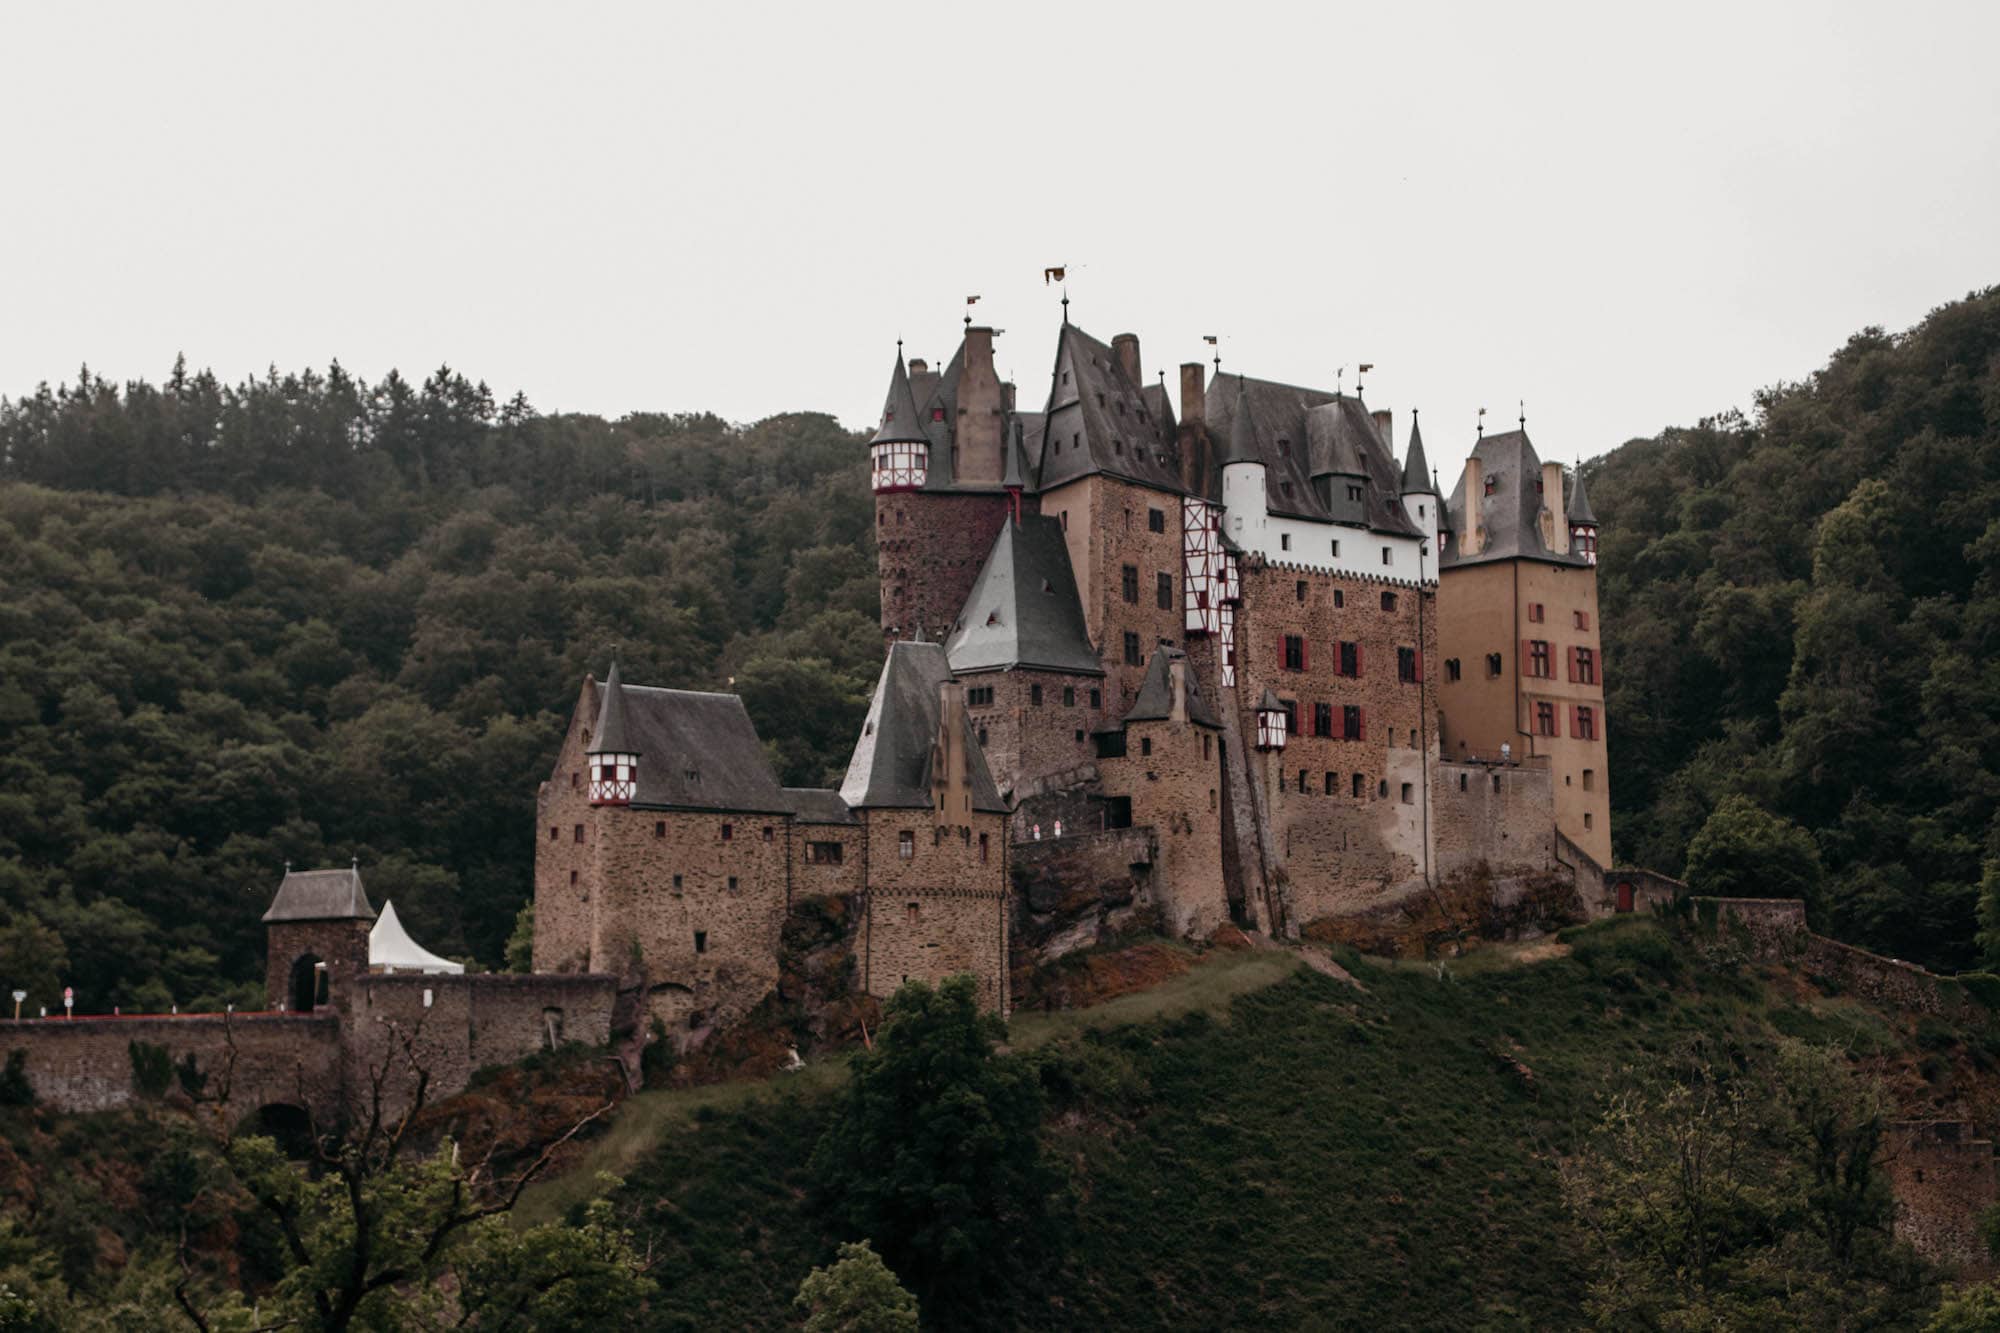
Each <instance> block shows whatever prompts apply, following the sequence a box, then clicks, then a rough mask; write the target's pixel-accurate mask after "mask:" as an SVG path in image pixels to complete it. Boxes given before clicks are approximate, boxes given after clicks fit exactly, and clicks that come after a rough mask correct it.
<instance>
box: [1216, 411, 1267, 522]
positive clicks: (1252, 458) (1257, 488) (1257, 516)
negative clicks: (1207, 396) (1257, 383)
mask: <svg viewBox="0 0 2000 1333" xmlns="http://www.w3.org/2000/svg"><path fill="white" fill-rule="evenodd" d="M1218 387H1219V386H1218ZM1221 462H1222V509H1223V513H1224V515H1225V519H1224V524H1225V527H1224V530H1225V531H1226V532H1227V533H1228V534H1229V535H1230V537H1231V538H1233V539H1234V540H1235V541H1236V542H1237V543H1239V544H1241V545H1245V546H1250V547H1256V546H1259V545H1261V544H1262V542H1263V531H1264V522H1265V519H1266V517H1267V516H1268V515H1269V513H1270V497H1269V496H1268V495H1266V494H1265V491H1264V451H1263V450H1262V449H1260V448H1258V447H1257V423H1256V421H1255V420H1254V419H1253V418H1252V417H1251V415H1250V392H1249V388H1248V386H1246V385H1245V383H1244V381H1243V377H1242V376H1241V375H1238V376H1237V377H1236V406H1235V408H1234V412H1233V415H1231V417H1230V418H1229V435H1228V438H1227V440H1226V442H1225V443H1224V445H1223V448H1222V460H1221Z"/></svg>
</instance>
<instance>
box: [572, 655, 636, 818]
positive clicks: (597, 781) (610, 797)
mask: <svg viewBox="0 0 2000 1333" xmlns="http://www.w3.org/2000/svg"><path fill="white" fill-rule="evenodd" d="M585 762H586V764H587V766H588V767H589V769H590V803H591V804H592V805H630V804H632V797H633V794H634V793H636V792H637V791H638V790H639V751H638V749H637V747H636V746H634V744H633V743H632V740H631V731H630V728H629V727H628V725H627V724H626V721H625V686H624V684H623V682H621V681H620V680H619V679H618V663H617V662H615V661H614V662H613V663H612V664H611V674H610V675H609V676H606V677H605V678H604V701H603V703H602V704H600V705H599V706H598V710H597V726H596V727H595V728H594V729H593V731H592V733H591V741H590V748H589V750H587V751H586V752H585Z"/></svg>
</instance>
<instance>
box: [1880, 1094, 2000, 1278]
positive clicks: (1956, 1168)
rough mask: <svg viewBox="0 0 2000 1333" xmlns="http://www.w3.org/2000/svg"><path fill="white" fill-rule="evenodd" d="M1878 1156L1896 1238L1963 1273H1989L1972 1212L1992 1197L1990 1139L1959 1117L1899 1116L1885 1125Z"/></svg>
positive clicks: (1999, 1196)
mask: <svg viewBox="0 0 2000 1333" xmlns="http://www.w3.org/2000/svg"><path fill="white" fill-rule="evenodd" d="M1883 1156H1884V1160H1885V1163H1886V1165H1887V1166H1888V1169H1889V1186H1890V1189H1891V1190H1893V1191H1894V1192H1895V1195H1896V1224H1895V1229H1896V1238H1897V1239H1898V1240H1906V1241H1908V1242H1909V1243H1910V1244H1911V1245H1912V1246H1913V1247H1915V1249H1916V1251H1917V1253H1919V1254H1921V1255H1923V1256H1924V1257H1925V1258H1926V1259H1929V1260H1932V1261H1933V1262H1936V1263H1945V1264H1953V1265H1956V1266H1957V1267H1958V1268H1959V1269H1960V1273H1961V1276H1963V1277H1965V1278H1969V1279H1980V1278H1987V1277H1991V1276H1992V1275H1993V1271H1994V1264H1993V1256H1992V1255H1991V1254H1990V1253H1989V1252H1988V1251H1987V1248H1986V1241H1985V1239H1984V1238H1983V1237H1982V1236H1981V1235H1980V1232H1979V1216H1980V1214H1981V1213H1983V1212H1985V1211H1986V1210H1987V1209H1988V1208H1990V1207H1992V1206H1993V1204H1994V1203H1995V1201H1996V1200H2000V1179H1996V1174H1995V1167H1994V1160H1993V1144H1992V1142H1991V1141H1990V1140H1987V1139H1982V1138H1976V1137H1974V1135H1973V1131H1972V1126H1971V1125H1970V1124H1969V1123H1967V1122H1965V1121H1963V1120H1907V1121H1902V1122H1900V1123H1898V1124H1894V1125H1891V1126H1890V1127H1889V1134H1888V1138H1887V1141H1886V1142H1885V1144H1884V1151H1883Z"/></svg>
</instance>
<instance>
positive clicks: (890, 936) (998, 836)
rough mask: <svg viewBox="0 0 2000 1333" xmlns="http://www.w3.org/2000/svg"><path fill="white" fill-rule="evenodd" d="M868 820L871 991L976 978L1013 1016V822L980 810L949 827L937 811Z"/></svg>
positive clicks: (864, 958)
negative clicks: (1009, 837)
mask: <svg viewBox="0 0 2000 1333" xmlns="http://www.w3.org/2000/svg"><path fill="white" fill-rule="evenodd" d="M862 817H863V820H864V821H865V824H866V827H867V830H868V833H867V838H868V872H867V876H868V894H867V904H866V907H865V916H864V919H863V922H862V928H861V958H860V960H859V961H860V964H861V979H862V988H863V989H864V990H866V991H867V992H868V993H869V994H871V995H876V996H883V997H887V996H889V995H893V994H895V991H896V988H897V987H898V986H900V985H902V984H903V982H904V981H927V982H932V983H935V982H938V981H942V980H943V979H944V978H946V977H948V976H951V975H952V974H954V973H957V972H972V973H973V974H974V975H976V976H977V977H978V978H979V985H980V1002H981V1003H982V1004H987V1005H990V1006H992V1007H994V1008H996V1009H999V1010H1001V1011H1002V1012H1003V1013H1004V1012H1005V1011H1006V1005H1007V985H1006V977H1007V888H1008V877H1007V820H1006V816H1004V815H998V814H980V813H973V814H971V815H969V816H961V817H960V822H955V823H952V824H939V823H937V822H936V819H937V816H936V814H935V812H933V811H931V810H919V809H910V810H895V809H873V810H866V811H863V812H862ZM905 834H908V835H909V838H908V841H907V843H906V842H905V839H904V835H905ZM905 846H907V847H908V849H909V855H908V856H907V857H906V856H904V855H903V849H904V847H905Z"/></svg>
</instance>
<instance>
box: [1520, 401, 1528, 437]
mask: <svg viewBox="0 0 2000 1333" xmlns="http://www.w3.org/2000/svg"><path fill="white" fill-rule="evenodd" d="M1520 403H1521V429H1522V430H1526V429H1527V428H1528V400H1527V399H1525V398H1523V399H1521V400H1520Z"/></svg>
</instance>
